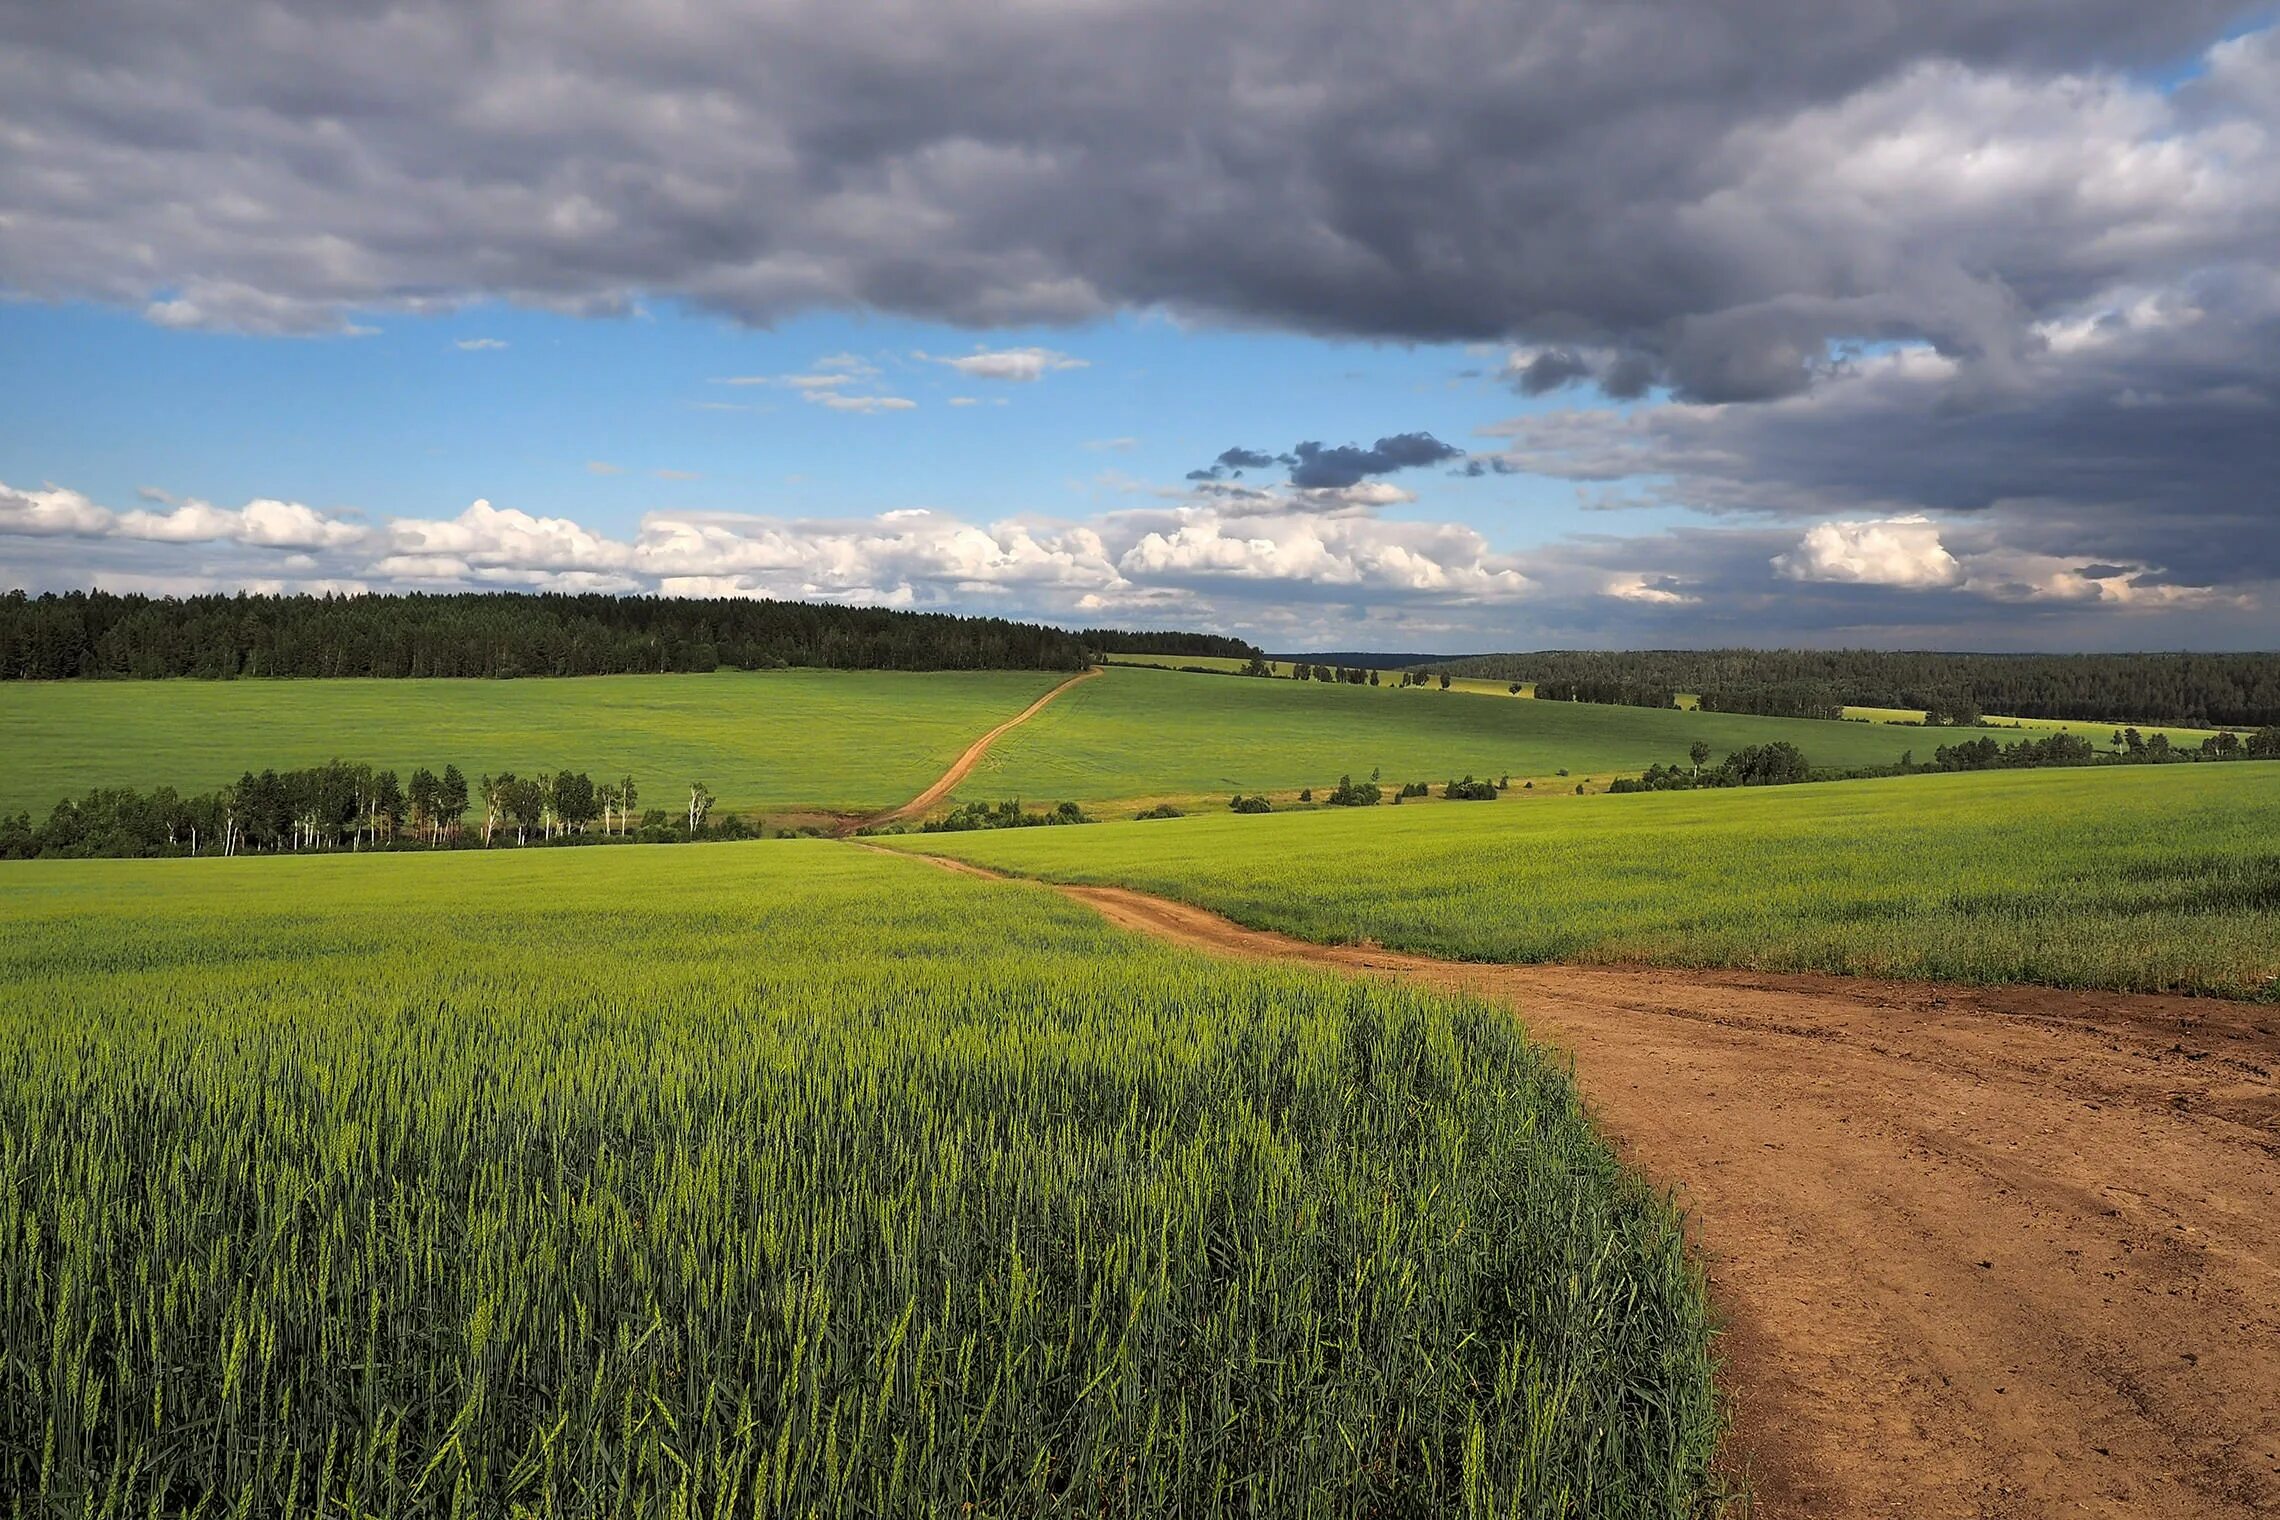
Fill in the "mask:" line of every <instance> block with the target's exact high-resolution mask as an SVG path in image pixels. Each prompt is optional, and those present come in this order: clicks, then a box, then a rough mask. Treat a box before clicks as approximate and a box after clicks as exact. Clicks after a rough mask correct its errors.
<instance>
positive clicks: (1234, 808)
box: [1227, 792, 1275, 813]
mask: <svg viewBox="0 0 2280 1520" xmlns="http://www.w3.org/2000/svg"><path fill="white" fill-rule="evenodd" d="M1227 808H1228V811H1229V812H1234V813H1271V812H1273V811H1274V810H1275V805H1274V804H1273V803H1271V802H1269V801H1268V800H1267V799H1266V795H1265V794H1264V793H1261V794H1260V795H1258V796H1256V797H1246V796H1244V795H1243V794H1242V793H1241V792H1237V793H1236V794H1235V795H1234V796H1233V797H1231V798H1229V799H1228V801H1227Z"/></svg>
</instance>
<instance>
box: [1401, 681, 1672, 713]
mask: <svg viewBox="0 0 2280 1520" xmlns="http://www.w3.org/2000/svg"><path fill="white" fill-rule="evenodd" d="M1419 673H1420V674H1422V673H1423V672H1419ZM1536 700H1537V701H1539V702H1604V703H1607V704H1608V705H1610V706H1614V707H1675V706H1677V705H1678V693H1676V692H1674V691H1672V690H1671V689H1670V688H1669V687H1667V686H1647V685H1642V684H1640V683H1639V682H1637V681H1579V680H1556V681H1538V682H1537V683H1536Z"/></svg>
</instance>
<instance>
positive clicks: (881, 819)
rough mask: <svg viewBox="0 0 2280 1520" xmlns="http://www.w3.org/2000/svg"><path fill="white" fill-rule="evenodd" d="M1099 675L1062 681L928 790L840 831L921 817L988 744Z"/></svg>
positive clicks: (1093, 671)
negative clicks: (1073, 687)
mask: <svg viewBox="0 0 2280 1520" xmlns="http://www.w3.org/2000/svg"><path fill="white" fill-rule="evenodd" d="M1103 673H1104V672H1103V671H1102V670H1101V668H1100V667H1099V666H1098V665H1095V666H1092V667H1091V668H1090V669H1087V670H1082V671H1079V672H1078V673H1077V674H1075V675H1073V676H1071V677H1069V679H1067V680H1066V681H1063V682H1062V683H1061V684H1060V685H1058V686H1056V687H1054V688H1053V689H1052V690H1051V691H1049V692H1047V693H1045V695H1043V696H1041V697H1039V698H1038V699H1037V700H1036V701H1034V702H1032V703H1030V704H1029V705H1028V706H1027V707H1024V708H1023V709H1022V710H1021V711H1019V712H1017V713H1015V714H1014V715H1013V716H1012V717H1010V718H1008V719H1006V720H1005V721H1004V722H1003V723H1000V724H999V725H998V726H997V727H995V728H993V729H991V730H990V731H989V732H988V733H986V734H984V735H982V736H981V737H980V738H979V739H976V740H975V741H974V742H973V743H971V744H969V745H967V746H966V752H965V753H964V754H962V755H960V756H959V757H958V758H957V759H956V760H954V761H952V762H951V765H950V769H948V770H946V771H944V772H943V773H942V774H941V776H940V777H939V778H937V779H936V781H935V783H934V784H933V785H932V786H930V787H928V788H927V789H926V790H925V791H923V792H920V793H919V794H918V795H917V796H916V797H913V798H911V799H910V801H908V802H906V803H904V804H903V805H902V806H901V807H892V808H888V809H887V810H886V811H885V812H883V813H873V814H872V815H871V816H870V817H868V818H855V819H849V820H845V821H844V822H843V825H842V830H841V831H842V832H843V833H853V832H854V831H855V830H856V829H858V828H870V827H876V826H877V825H879V824H882V823H893V822H894V821H895V820H896V819H898V818H918V817H922V816H924V815H925V813H926V810H927V809H928V808H930V807H932V806H934V804H936V803H937V802H940V801H941V800H942V799H943V798H945V797H947V796H949V795H950V789H951V788H952V787H954V786H956V785H957V784H958V783H959V782H961V781H963V780H965V779H966V777H967V775H968V773H970V772H971V771H972V770H973V768H974V766H975V765H976V764H977V763H979V761H980V760H981V758H982V756H984V755H986V754H988V753H989V751H990V746H991V745H993V744H995V743H997V742H998V740H1000V739H1002V738H1004V737H1005V736H1006V734H1008V733H1009V732H1011V731H1012V730H1014V729H1017V728H1019V727H1020V726H1021V725H1022V724H1024V723H1027V722H1028V721H1029V720H1030V719H1031V718H1034V717H1036V716H1037V715H1038V714H1039V713H1041V712H1043V711H1044V710H1045V705H1046V704H1047V703H1048V702H1051V701H1052V700H1053V699H1054V698H1055V697H1057V696H1059V695H1060V694H1061V693H1062V692H1065V691H1067V690H1068V689H1069V688H1070V687H1072V686H1074V685H1076V684H1077V683H1078V682H1080V681H1089V680H1091V679H1092V678H1093V677H1095V676H1097V675H1101V674H1103Z"/></svg>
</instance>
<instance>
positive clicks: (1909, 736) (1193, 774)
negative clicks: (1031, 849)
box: [964, 666, 2031, 801]
mask: <svg viewBox="0 0 2280 1520" xmlns="http://www.w3.org/2000/svg"><path fill="white" fill-rule="evenodd" d="M1982 732H1986V733H1992V734H1993V735H1995V736H1996V737H1997V738H2000V739H2003V740H2005V741H2009V740H2015V739H2019V738H2021V737H2030V736H2031V735H2022V734H2021V733H2020V732H2018V731H2016V730H2012V729H1990V730H1978V729H1909V728H1897V727H1893V726H1890V725H1884V724H1874V723H1838V722H1816V721H1812V720H1809V719H1799V718H1758V717H1749V716H1743V715H1737V714H1730V713H1700V712H1682V711H1680V710H1678V709H1675V708H1662V709H1649V708H1637V707H1610V706H1602V705H1596V704H1592V703H1585V702H1537V701H1533V700H1527V699H1523V698H1515V697H1511V696H1505V695H1497V696H1488V695H1481V694H1474V693H1467V692H1459V691H1446V692H1444V691H1440V690H1438V689H1427V688H1421V687H1412V688H1409V689H1407V690H1404V689H1401V688H1399V687H1396V686H1392V685H1384V686H1375V687H1371V686H1346V685H1324V684H1323V683H1321V682H1316V681H1292V680H1262V679H1257V678H1250V679H1246V678H1243V677H1239V676H1205V675H1188V674H1182V673H1178V672H1173V671H1161V670H1151V669H1142V668H1135V667H1129V666H1128V667H1121V668H1112V669H1111V670H1109V672H1108V674H1107V675H1106V676H1105V677H1104V678H1102V679H1101V680H1098V681H1091V682H1088V683H1086V684H1085V685H1084V686H1083V687H1081V688H1079V689H1077V690H1074V691H1071V692H1069V693H1068V694H1067V695H1065V696H1063V697H1061V698H1060V699H1059V700H1057V701H1055V702H1054V704H1053V705H1052V706H1051V707H1050V708H1048V709H1047V710H1045V711H1044V712H1042V713H1039V714H1038V715H1037V717H1036V718H1035V719H1033V720H1032V721H1030V722H1029V723H1027V724H1024V725H1023V726H1022V727H1021V728H1020V729H1019V730H1018V731H1016V732H1014V733H1011V734H1008V735H1007V736H1006V737H1005V739H1004V740H1003V742H1001V743H1000V744H998V745H997V746H996V747H995V748H994V749H993V750H992V751H991V753H990V755H989V756H988V758H987V759H985V760H984V761H983V763H982V764H981V765H980V766H979V767H978V768H977V769H976V771H975V773H974V776H973V778H972V779H971V781H970V782H969V784H968V785H967V787H966V788H964V790H965V792H966V793H967V794H968V795H972V796H991V797H1013V796H1018V797H1022V798H1026V799H1031V800H1035V801H1048V800H1057V799H1060V798H1064V797H1068V798H1076V799H1079V800H1085V801H1107V800H1113V799H1119V798H1126V797H1140V796H1197V795H1208V794H1212V793H1232V792H1236V791H1244V792H1255V791H1268V790H1282V791H1290V790H1295V789H1297V788H1299V787H1315V788H1322V787H1327V786H1330V785H1332V784H1334V783H1335V782H1336V781H1337V779H1338V777H1339V775H1340V774H1341V773H1344V772H1352V773H1353V774H1354V775H1357V776H1366V775H1367V774H1369V772H1370V770H1371V769H1372V768H1373V767H1375V768H1378V769H1380V770H1382V771H1383V773H1384V776H1385V779H1386V780H1388V781H1392V782H1402V781H1431V782H1436V783H1437V782H1440V781H1443V780H1446V779H1447V778H1449V777H1451V776H1458V775H1462V774H1464V773H1465V772H1467V771H1470V772H1472V773H1473V774H1475V775H1480V776H1502V775H1505V774H1507V773H1509V774H1510V775H1511V776H1512V777H1514V778H1515V783H1516V784H1517V782H1518V781H1519V780H1520V779H1523V778H1535V779H1537V780H1538V781H1539V784H1541V783H1542V782H1544V781H1546V780H1550V779H1553V778H1555V777H1556V775H1557V773H1558V772H1559V771H1560V770H1562V769H1565V770H1569V771H1571V772H1572V773H1573V774H1574V775H1576V776H1579V777H1580V776H1599V777H1606V776H1609V775H1614V774H1619V773H1624V772H1637V771H1643V770H1645V769H1646V768H1647V767H1648V766H1650V765H1654V764H1658V763H1660V764H1665V765H1668V764H1681V765H1683V764H1685V763H1686V753H1687V747H1688V746H1689V745H1690V744H1692V743H1693V742H1694V741H1695V740H1697V739H1699V740H1702V741H1703V742H1705V743H1707V744H1709V745H1710V747H1711V749H1712V751H1713V753H1714V755H1716V756H1720V757H1722V756H1724V755H1725V754H1726V753H1728V752H1729V751H1732V750H1737V749H1741V748H1743V747H1744V746H1746V745H1751V744H1765V743H1769V742H1771V741H1774V740H1781V739H1785V740H1787V741H1789V742H1790V743H1792V744H1795V745H1796V746H1797V747H1798V748H1800V749H1802V750H1803V751H1804V752H1805V754H1806V757H1807V758H1808V759H1810V760H1811V761H1812V763H1813V764H1815V765H1819V766H1829V767H1838V768H1850V767H1855V766H1872V765H1890V764H1892V763H1893V762H1895V761H1897V760H1898V759H1899V758H1900V757H1901V755H1902V754H1903V753H1906V752H1908V751H1911V750H1912V751H1914V753H1915V756H1916V758H1917V759H1919V760H1929V759H1930V758H1931V754H1932V751H1933V749H1935V748H1936V747H1938V746H1939V745H1942V744H1953V743H1956V742H1958V741H1959V740H1963V739H1970V738H1975V737H1978V736H1979V735H1980V734H1981V733H1982ZM1571 788H1572V783H1571V787H1569V788H1562V790H1568V789H1571Z"/></svg>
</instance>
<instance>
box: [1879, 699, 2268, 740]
mask: <svg viewBox="0 0 2280 1520" xmlns="http://www.w3.org/2000/svg"><path fill="white" fill-rule="evenodd" d="M1845 716H1846V717H1848V718H1862V719H1866V720H1867V721H1868V722H1871V723H1897V724H1906V725H1909V726H1918V725H1921V724H1922V723H1923V721H1924V714H1923V712H1922V710H1921V709H1919V708H1913V707H1847V708H1846V709H1845ZM1987 723H1988V726H1989V727H1990V728H1992V729H1995V730H1997V731H1998V732H1999V733H2008V734H2010V736H2011V739H2041V738H2045V737H2048V736H2049V735H2051V734H2072V735H2074V736H2075V737H2076V738H2078V739H2088V740H2089V741H2090V742H2091V743H2092V744H2095V745H2096V746H2098V748H2100V749H2108V748H2111V745H2110V743H2109V741H2110V740H2111V739H2112V738H2113V737H2114V735H2115V734H2117V733H2119V732H2120V731H2121V730H2123V729H2125V728H2135V729H2136V730H2137V731H2138V732H2139V733H2140V734H2141V735H2143V736H2144V737H2146V738H2148V739H2150V738H2152V737H2153V736H2154V735H2155V734H2166V735H2168V736H2169V742H2170V743H2171V744H2174V745H2178V746H2181V747H2184V748H2189V749H2199V748H2200V747H2201V741H2202V740H2204V739H2206V738H2208V737H2209V736H2210V735H2211V734H2214V733H2216V732H2217V730H2216V729H2213V728H2176V727H2171V726H2165V725H2163V724H2159V723H2136V724H2133V723H2130V722H2128V721H2127V720H2124V721H2122V722H2118V723H2093V722H2090V721H2089V720H2087V719H2080V718H2005V717H2000V716H1998V715H1996V714H1993V713H1990V714H1988V715H1987ZM1931 732H1932V733H1933V734H1935V735H1936V734H1942V733H1945V732H1947V730H1945V729H1937V728H1935V729H1932V730H1931ZM2234 732H2236V733H2241V732H2245V730H2239V729H2236V730H2234ZM1948 742H1950V741H1948V740H1946V739H1942V740H1940V741H1939V743H1942V744H1945V743H1948ZM2004 742H2005V743H2009V742H2010V739H2006V740H2005V741H2004Z"/></svg>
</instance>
